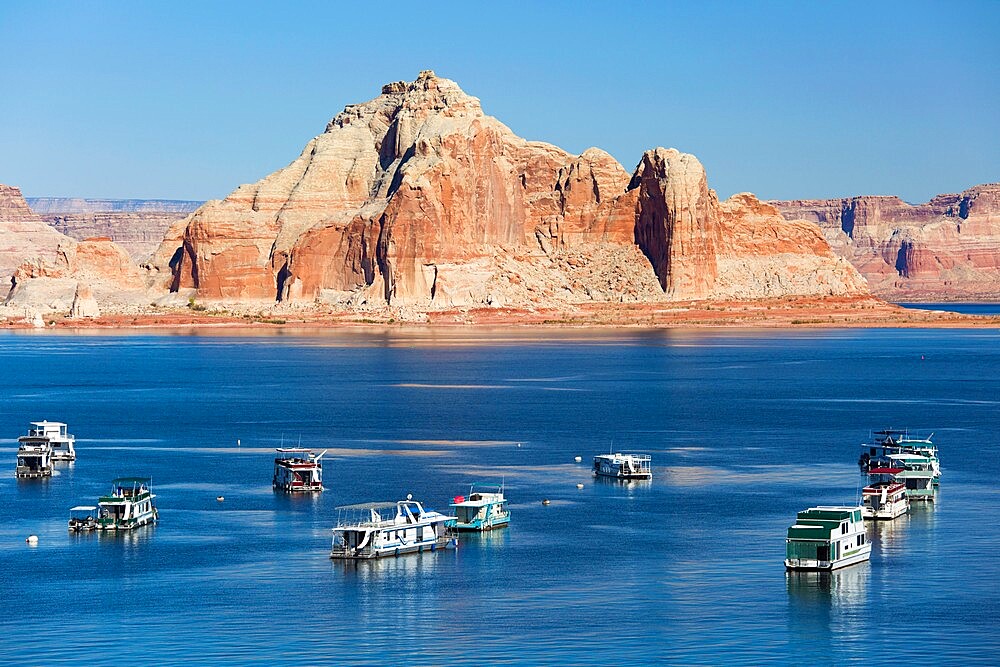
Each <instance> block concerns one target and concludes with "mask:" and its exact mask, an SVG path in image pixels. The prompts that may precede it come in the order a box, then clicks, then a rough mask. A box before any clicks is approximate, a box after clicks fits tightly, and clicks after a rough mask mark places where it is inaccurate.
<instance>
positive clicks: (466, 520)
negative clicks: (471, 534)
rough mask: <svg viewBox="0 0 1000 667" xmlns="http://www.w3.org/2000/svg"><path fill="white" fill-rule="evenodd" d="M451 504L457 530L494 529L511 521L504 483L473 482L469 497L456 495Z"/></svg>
mask: <svg viewBox="0 0 1000 667" xmlns="http://www.w3.org/2000/svg"><path fill="white" fill-rule="evenodd" d="M450 506H451V508H452V511H454V513H455V517H456V519H455V522H454V524H453V526H454V528H455V530H460V531H484V530H493V529H494V528H503V527H504V526H506V525H507V524H509V523H510V508H509V507H508V506H507V498H506V497H504V492H503V484H499V485H489V486H487V485H482V484H481V485H479V486H477V485H475V484H473V485H472V487H471V488H470V489H469V496H468V497H467V498H466V497H465V496H455V502H453V503H451V505H450Z"/></svg>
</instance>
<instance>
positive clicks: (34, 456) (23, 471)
mask: <svg viewBox="0 0 1000 667" xmlns="http://www.w3.org/2000/svg"><path fill="white" fill-rule="evenodd" d="M51 476H52V446H51V445H50V444H49V443H48V441H47V440H31V441H29V442H21V443H20V444H19V445H18V447H17V465H16V466H15V467H14V477H20V478H21V479H32V478H36V477H51Z"/></svg>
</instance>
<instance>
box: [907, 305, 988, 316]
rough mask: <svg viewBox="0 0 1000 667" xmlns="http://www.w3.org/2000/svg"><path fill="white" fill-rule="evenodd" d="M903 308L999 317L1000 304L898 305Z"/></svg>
mask: <svg viewBox="0 0 1000 667" xmlns="http://www.w3.org/2000/svg"><path fill="white" fill-rule="evenodd" d="M896 305H898V306H902V307H903V308H919V309H920V310H944V311H948V312H952V313H964V314H966V315H1000V303H899V304H896Z"/></svg>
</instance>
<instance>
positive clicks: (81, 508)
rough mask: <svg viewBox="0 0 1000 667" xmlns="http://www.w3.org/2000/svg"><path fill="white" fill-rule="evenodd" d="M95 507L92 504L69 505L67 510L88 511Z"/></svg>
mask: <svg viewBox="0 0 1000 667" xmlns="http://www.w3.org/2000/svg"><path fill="white" fill-rule="evenodd" d="M96 509H97V507H95V506H94V505H77V506H76V507H71V508H70V509H69V511H70V512H89V511H92V510H96Z"/></svg>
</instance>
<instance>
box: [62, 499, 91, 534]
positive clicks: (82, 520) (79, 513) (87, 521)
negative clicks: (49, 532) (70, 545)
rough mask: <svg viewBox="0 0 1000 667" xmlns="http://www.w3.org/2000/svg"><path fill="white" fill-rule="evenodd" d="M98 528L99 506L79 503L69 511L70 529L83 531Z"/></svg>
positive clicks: (76, 531) (77, 531) (75, 531)
mask: <svg viewBox="0 0 1000 667" xmlns="http://www.w3.org/2000/svg"><path fill="white" fill-rule="evenodd" d="M96 528H97V508H96V507H94V506H93V505H79V506H77V507H74V508H73V509H71V510H70V511H69V529H70V531H72V532H74V533H82V532H84V531H88V530H94V529H96Z"/></svg>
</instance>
